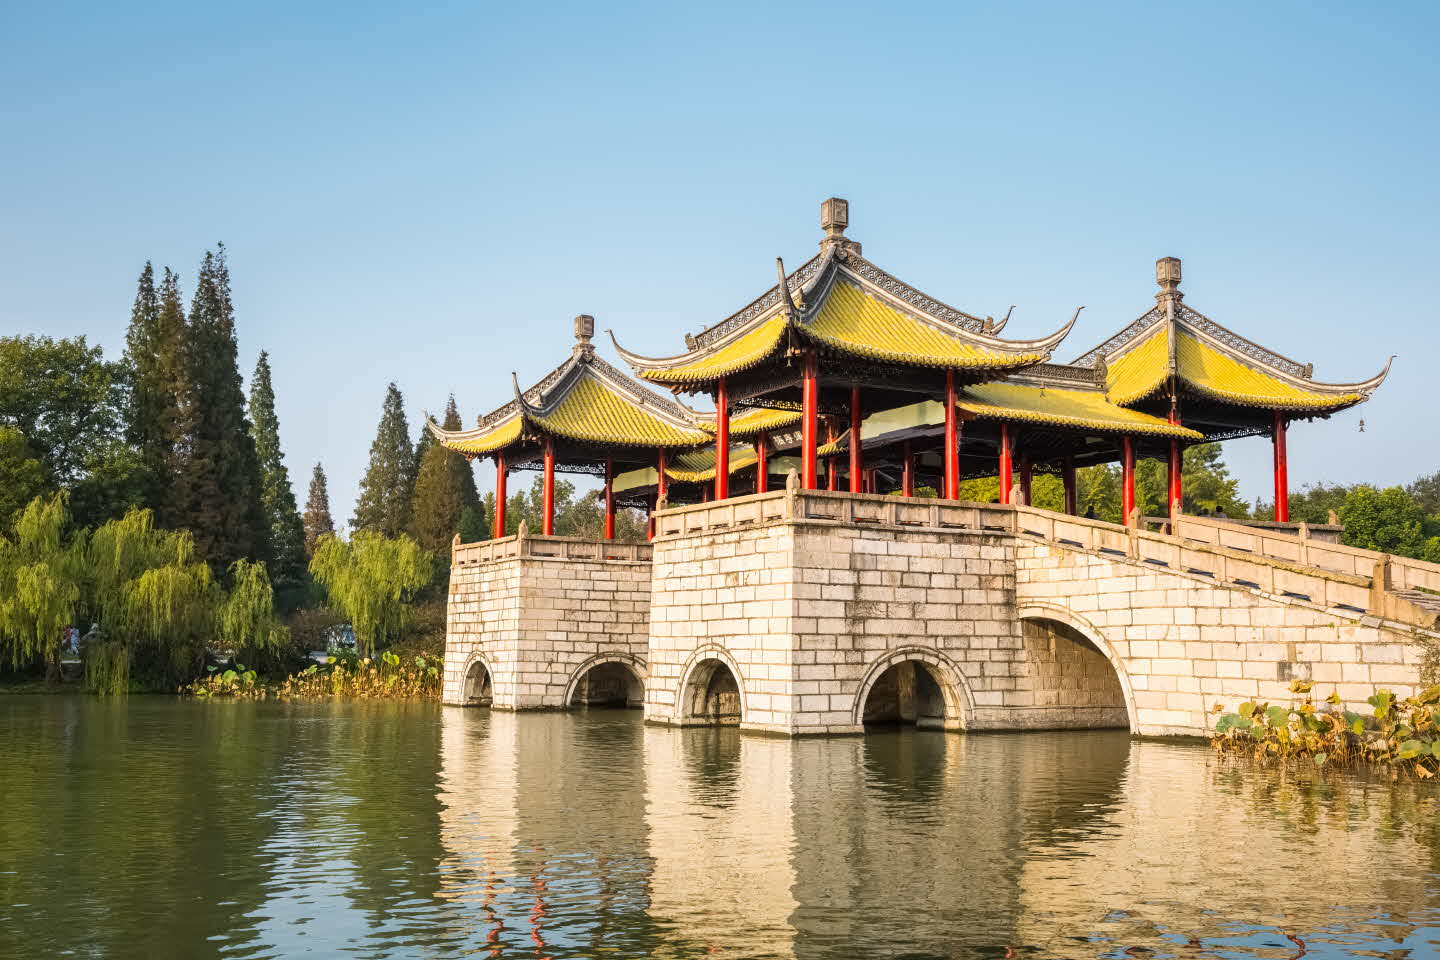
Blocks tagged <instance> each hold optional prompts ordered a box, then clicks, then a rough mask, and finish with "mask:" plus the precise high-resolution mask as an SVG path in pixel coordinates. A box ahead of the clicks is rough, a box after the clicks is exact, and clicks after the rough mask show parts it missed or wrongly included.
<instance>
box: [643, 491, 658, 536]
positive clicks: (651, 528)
mask: <svg viewBox="0 0 1440 960" xmlns="http://www.w3.org/2000/svg"><path fill="white" fill-rule="evenodd" d="M648 499H649V500H650V509H649V510H648V511H647V513H648V514H649V517H650V519H649V522H648V523H646V525H645V539H646V540H654V539H655V510H656V508H657V507H658V506H659V503H660V496H659V494H654V493H652V494H650V496H649V498H648Z"/></svg>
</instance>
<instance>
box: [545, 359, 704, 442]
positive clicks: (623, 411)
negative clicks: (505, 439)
mask: <svg viewBox="0 0 1440 960" xmlns="http://www.w3.org/2000/svg"><path fill="white" fill-rule="evenodd" d="M527 416H528V417H529V418H530V419H531V420H533V421H534V422H535V423H536V425H538V426H539V427H540V428H541V429H543V430H545V431H547V432H549V433H553V434H556V435H558V436H562V437H567V438H569V439H571V440H577V441H581V442H589V443H618V444H630V445H634V446H645V447H683V446H689V445H692V444H696V443H703V442H704V441H705V440H706V439H707V437H706V435H705V434H704V433H703V432H701V431H700V430H684V429H681V428H679V427H676V426H675V425H674V424H671V423H668V422H666V421H665V420H662V419H660V418H659V417H657V416H654V415H652V414H650V413H649V412H647V411H646V409H645V407H644V406H643V405H640V404H637V403H636V402H635V401H633V400H632V399H630V398H629V397H622V396H620V395H619V394H617V393H615V392H614V391H612V390H609V389H606V387H605V386H604V385H603V384H601V383H600V382H599V381H598V380H596V379H595V378H594V377H593V376H588V375H587V376H582V377H580V378H579V379H578V380H577V381H576V382H575V384H574V386H573V387H571V388H570V389H569V390H568V391H566V393H565V396H564V397H563V398H561V400H560V401H559V403H557V404H556V405H555V406H554V408H553V409H551V410H550V412H549V413H547V414H544V415H543V416H542V415H540V414H538V413H534V412H531V413H529V414H527Z"/></svg>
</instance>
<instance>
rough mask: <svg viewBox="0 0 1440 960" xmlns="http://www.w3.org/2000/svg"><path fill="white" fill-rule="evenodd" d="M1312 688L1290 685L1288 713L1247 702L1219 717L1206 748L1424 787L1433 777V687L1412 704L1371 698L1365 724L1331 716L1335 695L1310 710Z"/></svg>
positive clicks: (1439, 688)
mask: <svg viewBox="0 0 1440 960" xmlns="http://www.w3.org/2000/svg"><path fill="white" fill-rule="evenodd" d="M1313 689H1314V684H1313V683H1310V682H1308V681H1303V680H1296V681H1293V682H1291V684H1290V692H1291V693H1293V694H1295V695H1296V696H1295V697H1294V698H1292V700H1291V702H1290V703H1289V704H1288V705H1280V704H1271V703H1256V702H1254V701H1246V702H1245V703H1242V704H1240V706H1239V707H1238V708H1237V709H1236V711H1235V712H1234V713H1224V712H1223V711H1224V708H1223V707H1222V706H1220V705H1219V704H1216V705H1215V708H1214V712H1216V713H1220V714H1221V716H1220V718H1219V719H1218V720H1217V721H1216V723H1215V731H1214V737H1213V739H1212V744H1213V745H1214V747H1215V749H1216V750H1219V751H1221V752H1231V753H1249V754H1251V755H1253V756H1254V757H1255V758H1256V759H1259V760H1266V761H1268V760H1292V759H1309V760H1310V761H1311V762H1313V763H1314V764H1315V765H1316V766H1321V767H1323V766H1325V765H1327V764H1352V765H1359V764H1369V765H1374V766H1388V767H1391V768H1394V769H1398V770H1404V771H1409V772H1412V773H1414V774H1415V775H1416V776H1418V777H1421V778H1424V779H1429V778H1431V777H1433V776H1435V774H1436V773H1437V772H1440V722H1437V709H1440V684H1437V685H1435V686H1433V687H1430V688H1429V689H1427V690H1425V691H1423V692H1421V693H1419V694H1416V695H1415V696H1413V697H1405V698H1403V699H1402V698H1398V697H1396V696H1395V694H1394V693H1392V692H1391V691H1389V690H1385V689H1380V690H1376V691H1375V693H1374V694H1372V695H1371V696H1370V698H1369V700H1368V703H1369V704H1370V706H1371V707H1372V708H1373V714H1372V715H1371V716H1368V717H1367V716H1364V715H1361V714H1358V713H1354V712H1352V711H1350V710H1337V709H1335V708H1336V707H1337V706H1338V705H1339V704H1340V697H1339V695H1338V694H1337V693H1331V694H1330V695H1329V696H1328V697H1326V698H1325V700H1324V706H1323V707H1317V706H1316V703H1315V698H1314V695H1313V693H1312V691H1313Z"/></svg>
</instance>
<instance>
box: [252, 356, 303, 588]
mask: <svg viewBox="0 0 1440 960" xmlns="http://www.w3.org/2000/svg"><path fill="white" fill-rule="evenodd" d="M250 420H251V433H252V435H253V436H254V438H255V453H256V456H257V457H258V458H259V461H260V503H261V506H262V507H263V508H264V510H265V518H266V521H267V524H268V527H269V534H270V536H269V548H268V551H267V552H268V555H269V558H270V562H269V571H270V579H271V581H272V582H273V583H274V584H275V586H276V588H277V589H279V590H281V591H288V592H292V593H293V591H295V590H297V589H299V588H301V587H303V586H304V584H305V564H306V553H305V526H304V524H303V523H302V522H301V520H300V512H299V510H298V508H297V507H296V505H295V491H294V490H293V489H292V488H291V486H290V471H288V470H287V469H285V455H284V454H283V453H282V452H281V450H280V419H279V417H277V416H276V414H275V388H274V385H273V384H272V382H271V376H270V357H269V355H268V354H266V353H265V351H263V350H262V351H260V358H259V359H258V360H257V361H256V363H255V375H254V376H253V377H252V378H251V380H250Z"/></svg>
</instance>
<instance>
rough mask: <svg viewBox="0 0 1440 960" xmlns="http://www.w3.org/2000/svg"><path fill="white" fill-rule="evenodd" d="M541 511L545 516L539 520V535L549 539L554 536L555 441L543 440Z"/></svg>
mask: <svg viewBox="0 0 1440 960" xmlns="http://www.w3.org/2000/svg"><path fill="white" fill-rule="evenodd" d="M544 491H545V494H544V499H543V503H542V509H543V510H544V511H545V516H544V517H543V518H542V520H541V531H540V532H541V533H543V534H545V536H547V537H550V536H554V535H555V439H554V438H553V437H546V438H545V484H544Z"/></svg>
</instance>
